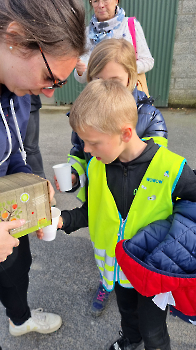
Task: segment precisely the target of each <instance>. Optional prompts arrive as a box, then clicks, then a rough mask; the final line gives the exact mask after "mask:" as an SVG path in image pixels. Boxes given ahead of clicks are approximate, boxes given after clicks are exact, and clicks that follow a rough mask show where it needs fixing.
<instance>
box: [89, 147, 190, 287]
mask: <svg viewBox="0 0 196 350" xmlns="http://www.w3.org/2000/svg"><path fill="white" fill-rule="evenodd" d="M184 163H185V159H184V158H182V157H181V156H178V155H176V154H174V153H172V152H171V151H169V150H168V149H166V148H164V147H160V148H159V149H158V151H157V152H156V154H155V156H154V157H153V159H152V161H151V163H150V165H149V167H148V169H147V171H146V173H145V174H144V176H143V179H142V181H141V183H140V185H139V188H138V189H137V192H136V195H135V197H134V200H133V202H132V205H131V207H130V210H129V213H128V215H127V218H126V220H125V221H123V220H122V217H121V215H120V213H119V212H118V209H117V207H116V203H115V201H114V198H113V196H112V193H111V192H110V189H109V188H108V185H107V178H106V166H105V164H103V163H102V162H100V161H97V159H96V158H91V160H90V162H89V163H88V167H87V174H88V178H89V186H88V215H89V233H90V237H91V241H92V242H93V244H94V249H95V258H96V262H97V265H98V267H99V270H100V273H101V275H102V276H103V285H104V287H105V288H106V290H108V291H111V290H112V289H113V288H114V285H115V281H116V277H117V280H118V282H119V283H120V285H122V286H124V287H131V284H130V283H129V281H128V280H127V279H126V277H125V276H124V274H123V273H122V271H121V270H120V268H119V266H118V265H117V261H116V258H115V247H116V244H117V243H118V242H119V241H120V240H122V239H129V238H132V237H133V236H134V235H135V234H136V233H137V232H138V230H139V229H140V228H141V227H145V226H147V225H148V224H150V223H152V222H153V221H156V220H165V219H166V218H167V217H168V216H169V215H171V214H172V212H173V203H172V191H173V190H174V188H175V185H176V183H177V181H178V179H179V177H180V175H181V172H182V169H183V167H184ZM100 189H101V190H100ZM106 203H107V205H106ZM143 208H145V211H144V212H143V215H141V210H142V209H143ZM106 261H107V263H106Z"/></svg>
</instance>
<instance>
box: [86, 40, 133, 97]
mask: <svg viewBox="0 0 196 350" xmlns="http://www.w3.org/2000/svg"><path fill="white" fill-rule="evenodd" d="M111 61H114V62H116V63H119V64H120V65H122V66H123V68H124V70H125V72H127V73H128V76H129V84H128V86H127V88H128V89H129V90H130V91H133V89H134V88H135V85H136V83H137V65H136V57H135V50H134V48H133V45H131V43H129V42H128V41H127V40H125V39H108V40H103V41H102V42H100V43H99V44H98V45H96V47H95V48H94V50H93V52H92V54H91V56H90V59H89V62H88V68H87V81H88V82H90V81H91V80H93V79H94V78H95V77H96V76H97V75H98V74H99V73H100V72H101V71H102V70H103V69H104V67H105V66H106V64H107V63H109V62H111Z"/></svg>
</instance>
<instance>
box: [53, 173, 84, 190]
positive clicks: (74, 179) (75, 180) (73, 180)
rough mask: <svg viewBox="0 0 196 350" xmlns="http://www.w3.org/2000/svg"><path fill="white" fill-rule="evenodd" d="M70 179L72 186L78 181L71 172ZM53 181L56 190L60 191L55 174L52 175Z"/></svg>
mask: <svg viewBox="0 0 196 350" xmlns="http://www.w3.org/2000/svg"><path fill="white" fill-rule="evenodd" d="M71 180H72V186H75V184H76V183H77V181H78V179H77V176H76V175H75V174H71ZM54 183H55V186H56V189H57V190H58V191H60V186H59V183H58V181H57V178H56V175H54Z"/></svg>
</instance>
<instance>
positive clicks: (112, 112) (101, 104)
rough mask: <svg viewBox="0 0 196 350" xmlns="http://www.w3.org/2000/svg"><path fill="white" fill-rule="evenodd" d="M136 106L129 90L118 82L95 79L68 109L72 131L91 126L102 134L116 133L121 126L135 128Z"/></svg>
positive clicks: (119, 130)
mask: <svg viewBox="0 0 196 350" xmlns="http://www.w3.org/2000/svg"><path fill="white" fill-rule="evenodd" d="M137 120H138V116H137V106H136V103H135V100H134V97H133V96H132V94H131V92H130V91H129V90H128V89H126V88H125V87H124V86H123V85H122V84H121V83H120V82H117V81H113V80H102V79H96V80H93V81H91V82H90V83H89V84H88V85H87V86H86V87H85V89H84V90H83V91H82V92H81V94H80V95H79V96H78V98H77V99H76V101H75V102H74V104H73V106H72V108H71V112H70V117H69V121H70V125H71V127H72V129H73V130H74V131H76V132H78V131H80V130H82V131H85V127H87V126H91V127H93V128H94V129H96V130H97V131H99V132H102V133H106V134H110V135H111V134H119V133H120V132H121V130H122V128H123V126H125V125H131V126H132V128H134V129H135V127H136V124H137Z"/></svg>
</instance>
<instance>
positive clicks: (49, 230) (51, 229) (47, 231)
mask: <svg viewBox="0 0 196 350" xmlns="http://www.w3.org/2000/svg"><path fill="white" fill-rule="evenodd" d="M51 214H52V225H49V226H46V227H44V228H43V233H44V236H43V238H42V239H43V241H53V240H54V239H55V238H56V231H57V225H58V222H59V216H60V215H61V211H60V209H58V208H56V207H52V208H51Z"/></svg>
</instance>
